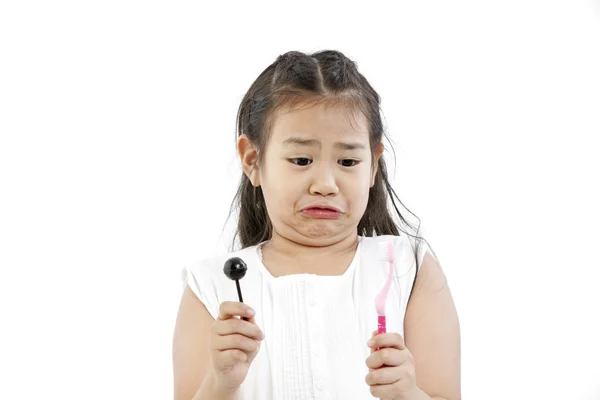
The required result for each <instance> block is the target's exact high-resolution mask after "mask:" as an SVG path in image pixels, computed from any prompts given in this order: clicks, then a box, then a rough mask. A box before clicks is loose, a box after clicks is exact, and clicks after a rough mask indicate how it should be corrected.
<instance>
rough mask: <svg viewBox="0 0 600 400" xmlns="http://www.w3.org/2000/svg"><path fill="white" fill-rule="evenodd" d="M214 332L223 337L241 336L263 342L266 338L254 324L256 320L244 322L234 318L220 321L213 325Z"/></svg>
mask: <svg viewBox="0 0 600 400" xmlns="http://www.w3.org/2000/svg"><path fill="white" fill-rule="evenodd" d="M213 332H214V333H216V334H217V335H221V336H225V335H232V334H240V335H243V336H246V337H249V338H250V339H254V340H263V339H264V338H265V335H264V333H263V331H262V330H261V329H260V328H259V327H258V325H256V323H254V319H252V320H251V321H244V320H241V319H237V318H232V319H228V320H225V321H218V322H215V323H214V324H213Z"/></svg>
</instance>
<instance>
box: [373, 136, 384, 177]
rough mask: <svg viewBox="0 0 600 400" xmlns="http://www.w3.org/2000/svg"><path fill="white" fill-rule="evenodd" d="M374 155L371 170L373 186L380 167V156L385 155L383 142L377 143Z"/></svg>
mask: <svg viewBox="0 0 600 400" xmlns="http://www.w3.org/2000/svg"><path fill="white" fill-rule="evenodd" d="M373 153H374V154H373V157H374V158H375V159H374V161H373V168H372V171H371V186H370V187H373V186H374V185H375V176H377V169H378V167H379V158H380V157H381V156H382V155H383V143H381V142H379V143H377V144H376V145H375V151H374V152H373Z"/></svg>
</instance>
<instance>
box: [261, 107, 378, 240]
mask: <svg viewBox="0 0 600 400" xmlns="http://www.w3.org/2000/svg"><path fill="white" fill-rule="evenodd" d="M382 151H383V146H382V145H381V144H380V145H378V147H377V148H376V149H375V153H376V158H377V159H378V158H379V156H380V155H381V153H382ZM371 161H372V156H371V148H370V144H369V131H368V125H367V121H366V118H365V117H364V115H362V114H356V115H350V113H349V111H348V110H347V109H344V108H342V107H335V108H333V107H327V108H325V106H322V105H317V106H313V107H311V108H304V109H300V110H293V111H289V110H287V109H284V110H281V111H280V112H277V114H276V115H275V119H274V122H273V126H272V131H271V137H270V139H269V142H268V144H267V148H266V152H265V155H264V158H263V161H262V163H261V166H260V168H259V169H258V177H259V182H258V183H259V184H260V186H261V187H262V191H263V195H264V198H265V202H266V206H267V211H268V214H269V217H270V219H271V222H272V223H273V228H274V235H275V234H278V235H280V236H283V237H285V238H287V239H289V240H292V241H294V242H296V243H301V244H306V245H327V244H331V243H335V242H337V241H340V240H342V239H344V238H346V237H348V236H349V235H356V228H357V226H358V223H359V222H360V219H361V218H362V216H363V214H364V212H365V209H366V207H367V201H368V197H369V188H370V187H371V186H373V183H374V178H375V173H376V167H375V168H372V162H371ZM375 165H376V163H375ZM315 206H321V207H331V208H335V209H337V210H339V213H337V214H335V213H333V214H332V213H327V212H320V211H319V210H314V209H313V210H311V209H310V207H315Z"/></svg>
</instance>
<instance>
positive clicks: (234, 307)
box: [218, 301, 255, 320]
mask: <svg viewBox="0 0 600 400" xmlns="http://www.w3.org/2000/svg"><path fill="white" fill-rule="evenodd" d="M254 315H255V312H254V310H252V307H250V306H249V305H247V304H244V303H240V302H239V301H224V302H222V303H221V304H220V305H219V317H218V318H219V319H221V320H226V319H230V318H233V317H235V316H240V317H248V318H249V317H254Z"/></svg>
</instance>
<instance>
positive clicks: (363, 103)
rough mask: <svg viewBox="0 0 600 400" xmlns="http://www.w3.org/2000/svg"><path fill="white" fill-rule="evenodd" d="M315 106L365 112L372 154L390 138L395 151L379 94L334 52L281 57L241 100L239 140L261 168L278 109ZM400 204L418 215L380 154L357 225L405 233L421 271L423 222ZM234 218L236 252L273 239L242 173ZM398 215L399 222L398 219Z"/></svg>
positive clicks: (372, 231) (260, 200)
mask: <svg viewBox="0 0 600 400" xmlns="http://www.w3.org/2000/svg"><path fill="white" fill-rule="evenodd" d="M314 104H325V105H327V106H329V105H331V106H338V105H345V106H347V107H348V109H349V110H351V111H354V112H360V113H362V114H363V115H364V116H365V117H366V119H367V121H368V123H369V136H370V144H371V151H372V152H373V151H374V149H375V145H376V144H377V143H379V142H381V141H382V139H383V138H385V139H387V141H388V143H390V147H391V142H390V140H389V137H388V136H387V134H386V133H385V132H384V129H383V123H382V119H381V114H380V97H379V95H378V94H377V92H376V91H375V90H374V89H373V87H371V85H370V84H369V82H368V81H367V80H366V79H365V77H364V76H363V75H362V74H361V73H360V72H359V71H358V68H357V63H356V62H354V61H352V60H350V59H349V58H347V57H346V56H345V55H344V54H342V53H341V52H339V51H335V50H322V51H318V52H315V53H311V54H306V53H302V52H299V51H290V52H287V53H285V54H282V55H280V56H279V57H277V59H276V60H275V62H273V63H272V64H271V65H269V66H268V67H267V68H266V69H265V70H264V71H263V72H262V73H261V74H260V75H259V76H258V78H256V80H255V81H254V82H253V83H252V85H251V86H250V88H249V89H248V91H247V93H246V94H245V95H244V98H243V99H242V102H241V104H240V106H239V109H238V113H237V118H236V128H237V129H236V141H237V138H238V137H239V136H240V135H242V134H245V135H246V136H247V137H248V138H249V140H250V141H251V142H252V144H253V145H254V146H256V148H257V149H258V163H259V164H260V162H261V156H262V154H264V149H265V148H266V145H267V142H268V140H269V137H270V133H271V126H272V123H273V115H274V114H275V111H276V110H278V109H280V108H282V107H284V106H285V107H295V106H299V105H300V106H304V105H308V106H310V105H314ZM392 149H393V147H392ZM373 160H375V158H374V157H373ZM398 205H401V206H402V207H404V208H405V209H406V210H407V211H408V212H409V213H410V214H411V215H413V216H415V217H416V215H415V214H413V213H412V212H411V211H410V210H408V208H407V207H405V206H404V204H402V202H401V201H400V198H399V197H398V195H397V194H396V192H395V191H394V189H393V188H392V185H391V184H390V182H389V180H388V172H387V168H386V164H385V160H384V157H383V156H381V157H380V158H379V161H378V170H377V174H376V176H375V184H374V185H373V187H371V188H370V191H369V200H368V203H367V208H366V211H365V213H364V215H363V217H362V219H361V220H360V222H359V224H358V228H357V229H358V234H359V235H361V236H381V235H399V234H400V232H403V233H405V234H406V235H408V236H410V237H412V238H413V239H415V240H414V243H416V246H415V247H414V248H413V250H414V256H415V265H416V267H417V272H418V265H419V262H418V254H419V251H420V246H421V241H422V240H425V239H424V238H422V237H421V236H419V228H420V225H421V224H420V220H419V218H418V217H417V220H418V221H419V225H418V226H417V227H416V228H415V227H414V226H413V225H412V224H411V223H410V222H409V221H407V220H406V219H405V218H404V216H403V215H402V213H401V212H400V210H399V209H398ZM232 215H237V216H238V223H237V230H236V233H235V235H234V237H233V242H232V250H233V249H234V248H235V243H236V239H239V241H240V244H241V248H246V247H249V246H254V245H257V244H259V243H261V242H263V241H265V240H268V239H270V238H271V235H272V230H273V227H272V224H271V220H270V219H269V215H268V213H267V209H266V207H265V202H264V197H263V193H262V189H261V188H260V187H254V186H253V185H252V183H251V182H250V180H249V179H248V177H247V176H246V175H245V174H244V173H242V176H241V180H240V184H239V187H238V190H237V193H236V195H235V197H234V199H233V202H232V204H231V208H230V216H232ZM394 216H395V217H397V218H396V219H394ZM425 242H427V241H426V240H425ZM428 245H429V244H428ZM430 248H431V246H430ZM431 251H432V252H433V249H431ZM433 254H434V255H435V253H433ZM415 276H416V275H415ZM415 280H416V279H415ZM413 288H414V281H413ZM411 294H412V289H411Z"/></svg>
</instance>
